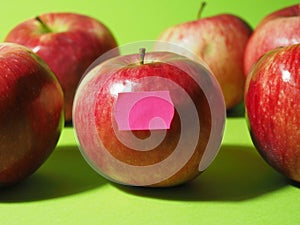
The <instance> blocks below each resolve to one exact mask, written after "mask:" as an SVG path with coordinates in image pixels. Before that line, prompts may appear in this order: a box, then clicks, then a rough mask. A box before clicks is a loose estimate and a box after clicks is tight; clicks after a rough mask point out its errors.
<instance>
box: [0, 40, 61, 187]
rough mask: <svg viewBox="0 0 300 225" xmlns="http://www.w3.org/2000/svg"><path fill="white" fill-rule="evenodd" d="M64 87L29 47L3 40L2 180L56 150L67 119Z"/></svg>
mask: <svg viewBox="0 0 300 225" xmlns="http://www.w3.org/2000/svg"><path fill="white" fill-rule="evenodd" d="M63 101H64V100H63V91H62V89H61V86H60V84H59V82H58V80H57V78H56V77H55V75H54V74H53V72H52V71H51V70H50V69H49V67H48V65H47V64H46V63H45V62H44V61H43V60H42V59H41V58H40V57H38V56H37V55H36V54H35V53H33V52H32V51H31V50H30V49H28V48H26V47H24V46H21V45H18V44H12V43H1V44H0V186H8V185H12V184H15V183H17V182H20V181H21V180H23V179H25V178H27V177H28V176H29V175H31V174H32V173H33V172H35V171H36V170H37V169H38V168H39V167H40V166H41V164H42V163H43V162H44V161H45V160H46V159H47V158H48V156H49V155H50V154H51V153H52V151H53V150H54V148H55V146H56V144H57V141H58V139H59V137H60V133H61V130H62V127H63V123H64V115H63V114H64V111H63V104H64V102H63Z"/></svg>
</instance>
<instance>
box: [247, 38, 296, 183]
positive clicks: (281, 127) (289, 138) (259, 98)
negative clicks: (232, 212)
mask: <svg viewBox="0 0 300 225" xmlns="http://www.w3.org/2000/svg"><path fill="white" fill-rule="evenodd" d="M299 59H300V45H299V44H298V45H292V46H288V47H282V48H277V49H275V50H272V51H270V52H268V53H266V55H264V56H263V57H262V58H261V59H260V60H259V61H258V63H257V64H256V65H255V66H254V67H253V70H252V72H251V73H250V74H249V77H248V78H247V87H246V92H245V107H246V115H247V119H248V123H249V128H250V133H251V137H252V140H253V143H254V144H255V146H256V148H257V150H258V151H259V153H260V154H261V155H262V156H263V158H264V159H265V160H266V161H267V162H268V163H269V164H270V165H271V166H272V167H274V168H275V169H276V170H278V171H279V172H280V173H282V174H284V175H285V176H287V177H288V178H290V179H292V180H295V181H298V182H299V181H300V145H299V140H300V76H299V74H300V61H299Z"/></svg>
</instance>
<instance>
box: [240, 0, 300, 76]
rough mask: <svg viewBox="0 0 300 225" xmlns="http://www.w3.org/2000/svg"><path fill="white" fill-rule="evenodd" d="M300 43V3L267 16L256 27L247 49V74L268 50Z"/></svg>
mask: <svg viewBox="0 0 300 225" xmlns="http://www.w3.org/2000/svg"><path fill="white" fill-rule="evenodd" d="M297 43H300V4H297V5H292V6H288V7H286V8H282V9H280V10H278V11H275V12H272V13H270V14H269V15H267V16H265V18H263V19H262V20H261V22H260V23H259V24H258V25H257V27H256V28H255V30H254V32H253V34H252V36H251V38H250V39H249V42H248V44H247V47H246V50H245V57H244V72H245V75H246V76H247V75H248V74H249V72H250V70H251V67H252V66H253V65H254V64H255V62H256V61H257V60H258V59H259V58H260V57H261V56H262V55H263V54H264V53H266V52H267V51H270V50H272V49H274V48H276V47H282V46H287V45H292V44H297Z"/></svg>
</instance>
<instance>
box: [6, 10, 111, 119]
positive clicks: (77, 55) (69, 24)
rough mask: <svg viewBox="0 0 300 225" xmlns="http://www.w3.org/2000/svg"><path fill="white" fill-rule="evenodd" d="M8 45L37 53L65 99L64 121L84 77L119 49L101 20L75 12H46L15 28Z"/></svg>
mask: <svg viewBox="0 0 300 225" xmlns="http://www.w3.org/2000/svg"><path fill="white" fill-rule="evenodd" d="M5 41H6V42H14V43H19V44H22V45H25V46H27V47H29V48H30V49H32V50H33V51H34V52H35V53H37V54H38V55H39V56H40V57H41V58H42V59H44V61H46V63H47V64H48V65H49V66H50V68H51V70H52V71H53V72H54V73H55V75H56V76H57V78H58V80H59V82H60V84H61V86H62V88H63V91H64V98H65V120H66V121H71V120H72V104H73V98H74V94H75V90H76V88H77V85H78V83H79V81H80V79H81V76H82V74H83V73H84V72H85V70H86V69H87V68H88V66H89V65H90V64H91V63H92V62H94V60H95V59H96V58H98V57H99V56H100V55H102V54H103V53H104V52H106V51H108V50H110V49H112V48H115V47H116V46H117V43H116V40H115V38H114V36H113V34H112V33H111V31H110V30H109V29H108V28H107V27H106V26H105V25H104V24H103V23H102V22H100V21H99V20H97V19H95V18H92V17H89V16H86V15H81V14H76V13H62V12H60V13H58V12H56V13H54V12H53V13H45V14H42V15H40V16H38V17H36V18H31V19H28V20H26V21H23V22H22V23H20V24H18V25H17V26H16V27H14V28H13V29H12V30H11V31H10V32H9V33H8V35H7V36H6V38H5Z"/></svg>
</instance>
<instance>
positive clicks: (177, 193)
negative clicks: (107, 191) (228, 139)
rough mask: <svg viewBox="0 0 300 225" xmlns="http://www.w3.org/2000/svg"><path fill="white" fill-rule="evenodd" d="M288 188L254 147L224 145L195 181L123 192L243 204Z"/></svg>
mask: <svg viewBox="0 0 300 225" xmlns="http://www.w3.org/2000/svg"><path fill="white" fill-rule="evenodd" d="M289 184H290V181H288V179H286V178H284V177H283V176H282V175H280V174H279V173H277V172H276V171H275V170H273V169H272V168H271V167H269V166H268V165H267V164H266V163H265V162H264V161H263V159H262V158H261V157H260V156H259V155H258V153H257V152H256V150H255V149H254V147H245V146H228V145H223V146H222V147H221V149H220V153H219V154H218V156H217V157H216V159H215V160H214V161H213V163H212V164H211V165H210V166H209V167H208V168H207V170H206V171H204V172H203V173H202V174H200V176H198V177H197V178H196V179H195V180H193V181H191V182H189V183H186V184H183V185H180V186H176V187H170V188H147V187H130V186H122V185H118V184H113V185H115V186H116V187H117V188H119V189H120V190H122V191H125V192H127V193H130V194H134V195H139V196H143V197H151V198H160V199H167V200H176V201H243V200H247V199H251V198H255V197H258V196H261V195H263V194H267V193H268V192H272V191H275V190H277V189H280V188H283V187H285V186H287V185H289Z"/></svg>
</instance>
